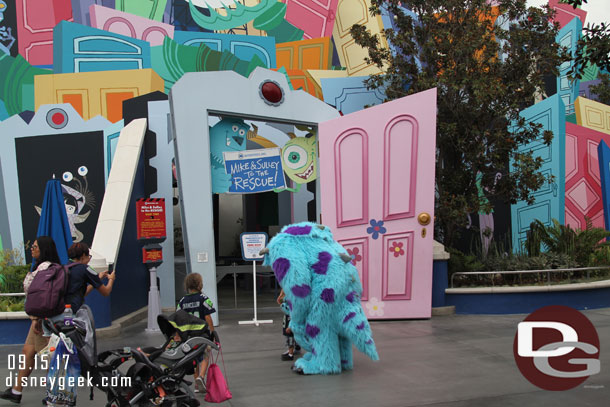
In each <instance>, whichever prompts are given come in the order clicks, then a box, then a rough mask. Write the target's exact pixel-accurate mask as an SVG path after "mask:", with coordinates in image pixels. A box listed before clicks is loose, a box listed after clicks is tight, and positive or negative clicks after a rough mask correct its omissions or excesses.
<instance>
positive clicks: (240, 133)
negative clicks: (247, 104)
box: [210, 117, 250, 194]
mask: <svg viewBox="0 0 610 407" xmlns="http://www.w3.org/2000/svg"><path fill="white" fill-rule="evenodd" d="M249 129H250V126H249V125H247V124H246V123H244V121H243V120H241V119H235V118H230V117H225V118H223V119H222V120H220V121H219V122H218V123H216V124H215V125H214V126H212V127H210V160H211V164H212V192H213V193H215V194H222V193H225V192H227V191H228V190H229V187H230V186H231V179H232V178H233V176H232V175H231V174H227V173H226V171H225V160H224V157H223V152H225V151H245V150H246V135H247V134H248V130H249Z"/></svg>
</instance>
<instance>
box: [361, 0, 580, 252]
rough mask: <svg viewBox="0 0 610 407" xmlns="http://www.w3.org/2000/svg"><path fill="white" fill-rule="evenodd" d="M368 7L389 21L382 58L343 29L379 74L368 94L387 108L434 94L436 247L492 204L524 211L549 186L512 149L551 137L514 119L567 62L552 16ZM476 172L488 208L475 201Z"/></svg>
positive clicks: (462, 2) (473, 4)
mask: <svg viewBox="0 0 610 407" xmlns="http://www.w3.org/2000/svg"><path fill="white" fill-rule="evenodd" d="M371 3H372V6H371V9H370V12H371V14H372V15H378V14H380V10H381V7H385V8H386V9H387V10H389V11H390V12H391V15H393V16H394V17H393V18H394V24H395V27H396V29H388V28H386V29H385V30H384V32H383V33H384V35H385V37H386V39H387V41H388V43H389V44H390V45H391V46H392V50H390V49H388V48H384V47H381V43H382V42H381V40H380V38H378V37H377V36H375V35H371V33H370V32H368V31H367V30H366V28H365V27H363V26H360V25H354V26H353V27H352V29H351V33H352V36H353V37H354V39H355V41H356V43H357V44H359V45H361V46H363V47H365V48H367V49H368V55H369V59H368V60H369V62H373V63H375V64H377V65H378V66H379V67H383V71H384V73H385V75H378V76H373V77H371V78H369V79H368V85H369V86H370V87H372V88H377V87H380V86H386V97H387V99H388V100H392V99H396V98H399V97H402V96H405V95H409V94H413V93H417V92H420V91H423V90H426V89H430V88H433V87H436V88H437V92H438V100H437V109H438V111H437V139H436V140H437V141H436V145H437V162H436V208H435V212H436V224H437V230H436V238H437V239H438V240H441V241H442V242H443V243H445V245H449V246H451V245H452V243H453V242H454V241H455V239H456V238H457V237H458V234H457V232H458V230H459V229H460V228H461V227H463V226H465V225H466V222H467V214H468V213H473V212H486V213H489V212H490V211H491V210H492V209H493V208H492V207H491V203H490V202H493V200H494V199H498V198H499V199H502V200H504V201H506V202H513V203H514V202H516V201H518V200H525V201H527V202H530V203H531V202H533V197H532V191H536V190H538V189H539V188H541V187H542V186H543V184H544V183H545V182H550V181H551V180H550V179H549V178H548V177H545V175H543V174H541V173H540V172H539V171H538V170H539V169H540V167H541V164H542V160H541V158H538V157H535V156H534V155H533V154H532V152H531V151H529V150H524V151H521V150H519V147H521V146H523V145H525V144H527V143H529V142H531V141H533V140H535V139H537V138H541V139H542V141H543V142H544V143H545V144H550V142H551V140H552V136H553V135H552V133H551V132H548V131H544V132H543V131H542V130H541V127H540V125H536V124H528V123H525V121H524V120H523V118H521V117H520V116H519V112H520V111H521V110H523V109H524V108H526V107H528V106H530V105H532V104H533V103H534V101H535V98H536V96H539V95H540V92H541V89H543V88H544V76H545V75H556V74H557V67H558V66H559V65H560V64H561V63H562V62H563V61H565V60H567V58H569V56H568V55H567V52H565V50H563V49H561V48H560V47H559V45H558V44H557V43H556V42H555V36H556V34H557V32H558V31H557V27H556V26H553V25H552V24H550V23H549V21H550V18H551V17H552V11H551V10H549V9H548V8H547V7H544V8H527V7H526V4H525V0H500V1H497V2H496V3H498V7H497V8H495V7H492V6H490V5H489V4H488V2H487V1H486V0H400V1H399V0H385V1H384V0H371ZM405 9H408V10H410V11H411V12H412V13H414V15H415V18H413V17H411V16H410V15H409V13H407V12H406V10H405ZM498 15H499V17H498ZM496 17H497V18H496ZM509 163H510V164H509ZM509 165H510V171H509ZM477 173H480V174H481V176H480V177H481V186H482V187H483V190H484V191H485V195H486V197H487V198H488V199H481V198H480V196H479V194H478V191H477V186H476V178H477Z"/></svg>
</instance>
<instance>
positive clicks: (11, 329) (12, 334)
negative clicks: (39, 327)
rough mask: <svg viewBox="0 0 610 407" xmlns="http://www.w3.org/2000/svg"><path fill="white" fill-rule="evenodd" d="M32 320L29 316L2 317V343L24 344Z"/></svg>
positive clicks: (0, 320)
mask: <svg viewBox="0 0 610 407" xmlns="http://www.w3.org/2000/svg"><path fill="white" fill-rule="evenodd" d="M30 325H32V321H31V320H30V318H28V317H27V316H26V317H24V318H17V319H0V345H23V344H24V343H25V338H26V337H27V336H28V331H29V330H30Z"/></svg>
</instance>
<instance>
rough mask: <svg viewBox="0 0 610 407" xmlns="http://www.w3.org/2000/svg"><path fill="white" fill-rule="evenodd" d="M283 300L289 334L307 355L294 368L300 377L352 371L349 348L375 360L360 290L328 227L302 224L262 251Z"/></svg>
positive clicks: (342, 251) (282, 234)
mask: <svg viewBox="0 0 610 407" xmlns="http://www.w3.org/2000/svg"><path fill="white" fill-rule="evenodd" d="M267 249H269V251H268V253H267V254H266V255H265V260H264V263H263V264H265V265H270V266H271V267H272V268H273V271H274V273H275V276H276V278H277V281H278V282H279V284H280V285H281V286H282V288H283V289H284V293H285V294H286V304H287V306H288V308H289V312H290V318H291V321H290V329H291V330H292V332H293V333H294V336H295V338H296V341H297V343H299V344H300V345H301V346H302V347H303V348H304V349H305V350H306V351H307V353H306V354H305V355H304V356H303V358H301V359H299V360H297V361H296V363H295V367H296V368H297V369H300V370H301V371H302V372H303V373H305V374H332V373H340V372H341V371H342V370H349V369H351V368H352V366H353V362H352V360H353V359H352V343H353V344H354V345H356V347H357V348H358V350H360V351H361V352H363V353H365V354H366V355H368V356H369V357H370V358H371V359H373V360H378V359H379V356H378V355H377V350H376V348H375V343H374V342H373V335H372V332H371V327H370V325H369V323H368V321H367V319H366V316H365V314H364V311H363V309H362V306H361V305H360V296H361V295H362V284H361V283H360V279H359V277H358V271H357V270H356V268H355V267H354V266H353V265H352V264H351V262H350V261H349V260H351V259H350V258H349V256H348V255H347V253H346V251H345V249H344V248H343V246H341V245H340V244H339V243H337V242H336V241H335V240H334V239H333V236H332V233H331V231H330V229H329V228H328V227H324V226H322V225H317V224H315V223H310V222H303V223H298V224H295V225H289V226H286V227H284V228H283V229H282V231H281V232H280V233H279V234H277V235H276V236H275V237H274V238H273V239H272V240H271V242H270V243H269V244H268V245H267Z"/></svg>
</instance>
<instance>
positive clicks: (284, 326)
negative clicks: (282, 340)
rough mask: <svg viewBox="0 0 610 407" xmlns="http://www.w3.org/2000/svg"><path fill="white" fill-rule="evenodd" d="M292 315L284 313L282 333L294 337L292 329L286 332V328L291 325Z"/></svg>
mask: <svg viewBox="0 0 610 407" xmlns="http://www.w3.org/2000/svg"><path fill="white" fill-rule="evenodd" d="M289 324H290V317H289V316H288V315H285V314H284V319H283V320H282V334H284V336H289V337H291V338H292V337H293V336H294V335H293V334H292V331H290V333H287V332H286V329H287V328H288V327H289V326H290V325H289Z"/></svg>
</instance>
